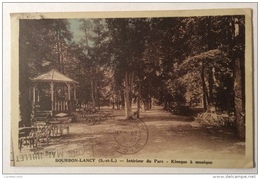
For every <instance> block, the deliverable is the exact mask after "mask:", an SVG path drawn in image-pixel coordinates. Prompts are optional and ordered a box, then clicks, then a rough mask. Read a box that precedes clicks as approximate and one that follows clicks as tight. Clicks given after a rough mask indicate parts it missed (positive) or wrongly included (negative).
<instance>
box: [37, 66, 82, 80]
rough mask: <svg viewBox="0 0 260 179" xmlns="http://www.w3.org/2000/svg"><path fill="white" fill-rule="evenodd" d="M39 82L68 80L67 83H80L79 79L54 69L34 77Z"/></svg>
mask: <svg viewBox="0 0 260 179" xmlns="http://www.w3.org/2000/svg"><path fill="white" fill-rule="evenodd" d="M32 81H37V82H40V81H41V82H64V83H65V82H67V83H78V82H77V81H75V80H73V79H71V78H69V77H67V76H65V75H63V74H61V73H60V72H58V71H56V70H54V69H52V70H51V71H49V72H47V73H44V74H41V75H39V76H37V77H35V78H33V79H32Z"/></svg>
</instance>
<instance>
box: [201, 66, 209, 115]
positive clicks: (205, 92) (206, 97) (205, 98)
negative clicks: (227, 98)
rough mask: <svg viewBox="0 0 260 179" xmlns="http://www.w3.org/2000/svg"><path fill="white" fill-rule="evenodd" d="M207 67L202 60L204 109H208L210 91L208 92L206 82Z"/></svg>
mask: <svg viewBox="0 0 260 179" xmlns="http://www.w3.org/2000/svg"><path fill="white" fill-rule="evenodd" d="M204 69H205V67H204V62H202V65H201V74H200V75H201V83H202V90H203V108H204V111H206V110H207V99H208V92H207V87H206V83H205V78H204V76H205V71H204Z"/></svg>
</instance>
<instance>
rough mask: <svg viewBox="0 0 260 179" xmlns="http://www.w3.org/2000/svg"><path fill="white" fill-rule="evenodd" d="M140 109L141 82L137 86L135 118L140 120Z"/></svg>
mask: <svg viewBox="0 0 260 179" xmlns="http://www.w3.org/2000/svg"><path fill="white" fill-rule="evenodd" d="M140 108H141V82H139V84H138V99H137V118H140Z"/></svg>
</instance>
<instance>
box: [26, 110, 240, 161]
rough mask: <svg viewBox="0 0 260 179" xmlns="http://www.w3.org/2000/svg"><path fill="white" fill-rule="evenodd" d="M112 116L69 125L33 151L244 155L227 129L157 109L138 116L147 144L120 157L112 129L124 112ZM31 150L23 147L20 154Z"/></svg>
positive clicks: (156, 155)
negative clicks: (143, 125)
mask: <svg viewBox="0 0 260 179" xmlns="http://www.w3.org/2000/svg"><path fill="white" fill-rule="evenodd" d="M115 115H116V117H115V118H114V119H108V120H105V121H101V123H100V124H96V125H89V124H87V123H86V122H85V121H79V122H75V123H71V126H70V133H69V134H68V135H64V136H62V137H57V138H52V139H51V141H50V143H49V144H48V145H47V144H43V145H42V146H40V147H38V148H37V149H34V150H33V151H34V152H35V151H38V152H39V151H40V152H43V153H48V152H53V151H55V152H56V151H64V153H63V157H65V158H66V157H70V158H73V157H75V158H78V157H80V158H169V157H171V158H176V159H178V158H180V159H182V158H183V157H185V158H190V157H192V158H194V157H195V158H198V159H201V158H202V159H203V158H207V159H214V158H218V159H222V158H223V159H227V158H230V159H239V158H241V157H243V156H244V154H245V143H244V142H241V141H239V140H238V139H237V138H236V137H235V136H234V134H233V132H232V131H231V130H229V129H228V128H219V127H213V126H205V125H202V124H200V123H198V122H196V121H194V119H193V118H192V117H185V116H178V115H172V114H170V113H168V112H165V111H164V110H163V109H162V108H161V107H154V108H153V109H151V110H148V111H145V112H142V113H141V120H142V121H143V122H144V124H145V125H146V127H147V130H148V133H149V135H148V137H147V143H145V146H144V147H143V148H142V150H140V151H138V152H137V153H134V154H129V155H124V154H122V153H119V152H117V151H116V150H115V148H114V147H115V139H114V138H113V136H112V135H111V134H112V132H113V131H112V129H113V127H114V124H115V123H117V122H118V121H119V122H120V121H123V120H124V111H123V110H115ZM30 152H32V150H30V149H27V148H23V149H22V153H30Z"/></svg>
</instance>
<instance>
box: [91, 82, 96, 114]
mask: <svg viewBox="0 0 260 179" xmlns="http://www.w3.org/2000/svg"><path fill="white" fill-rule="evenodd" d="M91 98H92V109H93V110H94V109H95V108H96V98H95V82H94V79H93V78H91Z"/></svg>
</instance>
